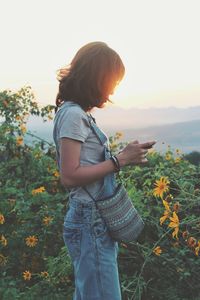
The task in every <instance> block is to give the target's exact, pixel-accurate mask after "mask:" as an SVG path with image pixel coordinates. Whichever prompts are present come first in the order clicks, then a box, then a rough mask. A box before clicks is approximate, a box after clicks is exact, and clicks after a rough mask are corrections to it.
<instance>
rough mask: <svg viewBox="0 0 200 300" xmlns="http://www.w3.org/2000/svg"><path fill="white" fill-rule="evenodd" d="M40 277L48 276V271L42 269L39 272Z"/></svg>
mask: <svg viewBox="0 0 200 300" xmlns="http://www.w3.org/2000/svg"><path fill="white" fill-rule="evenodd" d="M40 274H41V276H42V277H44V278H47V277H49V273H48V272H47V271H43V272H41V273H40Z"/></svg>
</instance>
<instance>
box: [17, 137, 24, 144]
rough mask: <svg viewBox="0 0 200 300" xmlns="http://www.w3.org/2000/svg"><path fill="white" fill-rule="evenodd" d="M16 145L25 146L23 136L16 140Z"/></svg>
mask: <svg viewBox="0 0 200 300" xmlns="http://www.w3.org/2000/svg"><path fill="white" fill-rule="evenodd" d="M16 144H17V145H18V146H20V145H22V144H23V137H22V136H18V137H17V138H16Z"/></svg>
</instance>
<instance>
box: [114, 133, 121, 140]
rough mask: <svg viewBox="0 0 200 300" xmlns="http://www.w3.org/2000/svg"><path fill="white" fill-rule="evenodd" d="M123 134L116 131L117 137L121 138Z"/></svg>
mask: <svg viewBox="0 0 200 300" xmlns="http://www.w3.org/2000/svg"><path fill="white" fill-rule="evenodd" d="M122 136H123V133H122V132H116V134H115V137H116V139H120V138H121V137H122Z"/></svg>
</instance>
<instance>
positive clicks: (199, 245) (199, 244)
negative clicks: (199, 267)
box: [194, 240, 200, 256]
mask: <svg viewBox="0 0 200 300" xmlns="http://www.w3.org/2000/svg"><path fill="white" fill-rule="evenodd" d="M199 251H200V240H199V241H198V244H197V247H195V249H194V253H195V255H196V256H198V255H199Z"/></svg>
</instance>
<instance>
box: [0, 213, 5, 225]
mask: <svg viewBox="0 0 200 300" xmlns="http://www.w3.org/2000/svg"><path fill="white" fill-rule="evenodd" d="M4 222H5V218H4V215H2V214H0V224H3V223H4Z"/></svg>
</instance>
